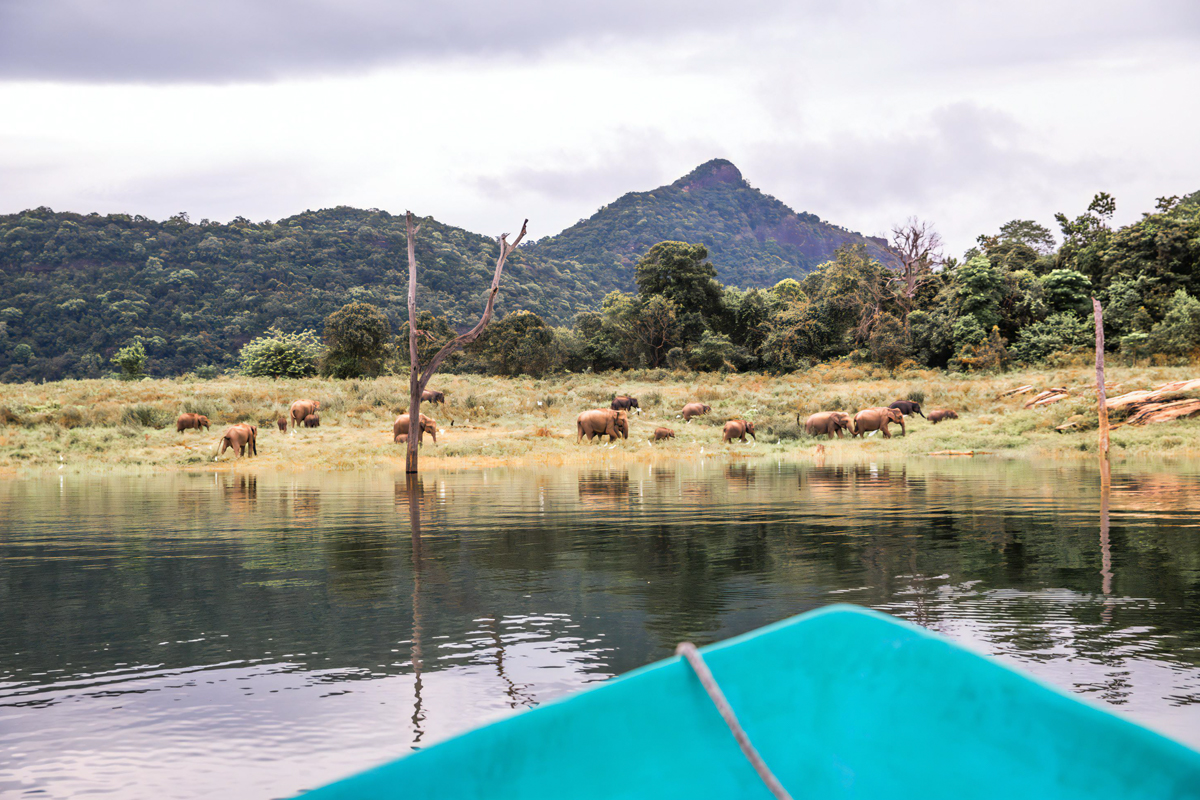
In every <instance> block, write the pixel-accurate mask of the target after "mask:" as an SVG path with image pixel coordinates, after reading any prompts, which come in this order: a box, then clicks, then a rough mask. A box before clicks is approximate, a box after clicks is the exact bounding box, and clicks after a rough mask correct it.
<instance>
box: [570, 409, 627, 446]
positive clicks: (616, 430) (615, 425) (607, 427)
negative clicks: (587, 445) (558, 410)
mask: <svg viewBox="0 0 1200 800" xmlns="http://www.w3.org/2000/svg"><path fill="white" fill-rule="evenodd" d="M575 432H576V436H575V442H576V443H578V442H579V441H581V440H582V439H583V437H584V436H586V437H587V440H588V441H589V442H590V441H592V437H593V436H607V437H608V441H609V442H615V441H616V440H617V436H618V435H620V436H621V438H623V439H628V438H629V414H628V413H626V412H625V411H624V410H620V411H618V410H615V409H611V408H597V409H593V410H592V411H584V412H583V413H582V414H580V415H579V416H578V417H576V418H575Z"/></svg>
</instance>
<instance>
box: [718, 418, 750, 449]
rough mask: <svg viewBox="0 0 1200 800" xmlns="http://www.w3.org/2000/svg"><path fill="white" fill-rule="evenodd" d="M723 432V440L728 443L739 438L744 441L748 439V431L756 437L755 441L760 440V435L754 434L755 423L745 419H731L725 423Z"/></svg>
mask: <svg viewBox="0 0 1200 800" xmlns="http://www.w3.org/2000/svg"><path fill="white" fill-rule="evenodd" d="M723 433H724V439H723V441H724V442H725V443H726V444H728V443H729V442H731V441H733V440H734V439H739V440H741V441H743V442H744V441H746V434H747V433H748V434H750V435H751V436H753V437H754V441H756V442H757V441H758V437H757V436H754V423H753V422H747V421H746V420H744V419H731V420H729V422H726V423H725V430H724V432H723Z"/></svg>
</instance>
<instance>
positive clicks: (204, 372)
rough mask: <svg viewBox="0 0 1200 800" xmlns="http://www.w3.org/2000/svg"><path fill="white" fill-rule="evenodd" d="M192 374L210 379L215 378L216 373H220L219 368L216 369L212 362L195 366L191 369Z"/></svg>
mask: <svg viewBox="0 0 1200 800" xmlns="http://www.w3.org/2000/svg"><path fill="white" fill-rule="evenodd" d="M192 374H193V375H195V376H196V377H197V378H203V379H204V380H211V379H212V378H215V377H217V375H219V374H221V370H220V369H218V368H217V367H216V366H215V365H213V364H203V365H201V366H199V367H196V368H195V369H194V370H192Z"/></svg>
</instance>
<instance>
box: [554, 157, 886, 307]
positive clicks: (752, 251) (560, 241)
mask: <svg viewBox="0 0 1200 800" xmlns="http://www.w3.org/2000/svg"><path fill="white" fill-rule="evenodd" d="M671 240H673V241H681V242H692V243H699V244H703V245H704V246H705V247H707V248H708V252H709V256H710V257H711V259H712V262H713V264H714V265H715V266H716V267H717V277H718V278H719V280H720V281H721V282H722V283H725V284H728V285H732V286H741V287H743V288H752V287H767V286H772V285H774V284H775V283H778V282H779V281H781V280H783V279H784V278H800V277H802V276H803V275H804V274H806V273H808V272H810V271H811V270H812V269H813V268H814V267H816V266H817V265H818V264H820V263H822V262H823V261H827V260H828V259H829V258H830V257H831V256H832V255H833V253H834V252H835V251H836V250H837V249H838V248H839V247H841V246H842V245H845V244H859V243H864V244H866V245H867V247H868V250H869V251H872V252H873V253H878V251H879V249H880V248H881V247H882V246H883V245H884V242H883V240H881V239H875V238H868V237H864V236H861V235H860V234H857V233H854V232H853V231H849V230H846V229H845V228H841V227H839V226H837V225H832V224H830V223H828V222H822V221H821V219H820V218H819V217H817V216H816V215H814V214H808V213H804V212H800V213H797V212H795V211H793V210H792V209H790V208H788V207H787V206H786V205H784V204H783V203H781V202H780V201H779V200H776V199H775V198H774V197H771V196H770V195H768V194H763V193H762V192H760V191H759V190H757V189H755V188H754V187H752V186H751V185H750V184H748V183H746V181H745V180H744V179H743V178H742V174H741V173H740V172H739V171H738V169H737V167H735V166H734V165H733V164H731V163H730V162H728V161H725V160H723V159H715V160H713V161H709V162H707V163H705V164H701V165H700V166H699V167H697V168H696V169H694V170H692V172H690V173H688V174H687V175H685V176H684V177H682V178H680V179H679V180H677V181H675V182H674V183H672V184H670V185H669V186H660V187H659V188H657V189H654V190H653V191H649V192H630V193H629V194H627V195H625V196H624V197H622V198H620V199H619V200H617V201H615V202H613V203H610V204H609V205H607V206H605V207H604V208H602V209H600V210H599V211H597V212H596V213H595V214H593V215H592V216H591V217H589V218H588V219H585V220H582V221H580V222H578V223H576V224H575V225H572V226H571V227H570V228H567V229H566V230H565V231H563V232H562V233H560V234H558V235H557V236H551V237H547V238H545V239H542V240H540V241H539V242H537V243H536V244H535V245H534V246H533V248H532V249H533V251H534V252H536V253H538V254H540V255H544V256H546V257H548V258H552V259H561V260H570V261H576V262H578V263H579V264H582V265H583V266H584V267H586V268H587V269H588V271H589V274H590V275H591V276H592V278H593V279H594V280H595V281H596V282H597V283H599V284H600V285H601V286H603V287H605V288H606V289H611V288H619V289H623V290H629V289H631V288H632V287H633V268H634V265H635V264H636V263H637V260H638V259H639V258H640V257H641V256H642V255H643V254H644V253H645V252H646V251H647V250H648V249H650V247H652V246H653V245H655V244H657V243H658V242H662V241H671Z"/></svg>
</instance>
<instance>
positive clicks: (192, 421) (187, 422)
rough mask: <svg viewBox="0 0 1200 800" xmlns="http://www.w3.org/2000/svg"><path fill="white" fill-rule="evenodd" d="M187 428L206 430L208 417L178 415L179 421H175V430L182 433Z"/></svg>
mask: <svg viewBox="0 0 1200 800" xmlns="http://www.w3.org/2000/svg"><path fill="white" fill-rule="evenodd" d="M189 428H195V429H196V430H200V429H201V428H204V429H205V430H208V428H209V426H208V417H206V416H204V415H203V414H180V415H179V419H177V420H175V430H177V431H178V432H180V433H183V432H184V431H186V430H187V429H189Z"/></svg>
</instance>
